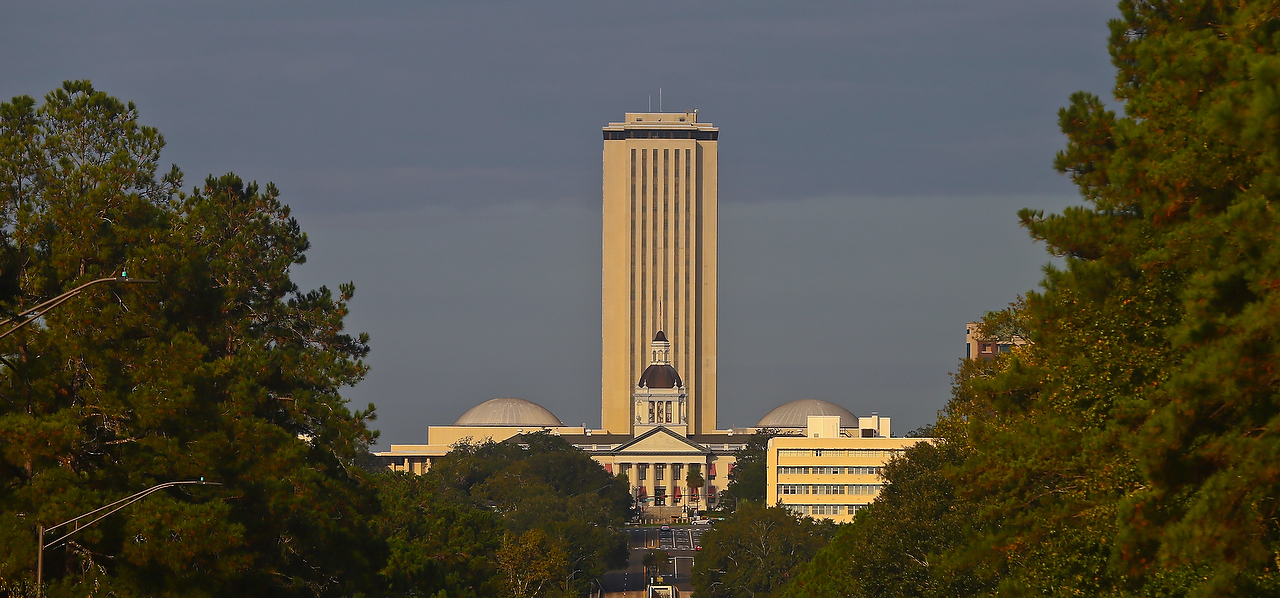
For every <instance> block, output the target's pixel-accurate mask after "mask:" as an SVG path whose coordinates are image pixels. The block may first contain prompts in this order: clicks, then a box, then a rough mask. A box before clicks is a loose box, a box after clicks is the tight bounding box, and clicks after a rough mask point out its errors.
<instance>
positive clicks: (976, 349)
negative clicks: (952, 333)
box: [964, 322, 1027, 360]
mask: <svg viewBox="0 0 1280 598" xmlns="http://www.w3.org/2000/svg"><path fill="white" fill-rule="evenodd" d="M981 326H982V322H968V323H966V324H965V325H964V357H965V359H984V360H985V359H995V357H996V356H997V355H999V354H1001V353H1008V352H1009V350H1010V349H1012V348H1014V347H1017V346H1021V345H1025V344H1027V341H1026V340H1024V339H1023V338H1022V337H1019V336H1015V337H1013V338H1010V339H1004V340H1001V339H994V338H988V337H984V336H983V335H982V334H980V332H979V331H980V330H981Z"/></svg>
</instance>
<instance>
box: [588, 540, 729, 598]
mask: <svg viewBox="0 0 1280 598" xmlns="http://www.w3.org/2000/svg"><path fill="white" fill-rule="evenodd" d="M704 531H706V528H704V527H702V526H679V527H674V528H672V529H665V530H664V529H661V528H659V527H636V528H629V529H628V530H627V537H628V543H629V544H630V545H631V556H630V559H629V560H628V562H627V568H626V569H620V570H617V571H610V572H608V573H606V574H605V575H604V576H603V577H601V578H600V582H601V584H602V585H603V586H604V589H605V592H607V593H610V594H613V593H620V592H642V591H644V587H645V579H644V565H643V559H644V555H645V553H646V552H648V551H650V550H661V551H663V552H666V553H667V556H668V562H667V565H665V566H664V567H663V573H665V574H667V575H668V576H671V575H672V574H673V573H674V574H675V575H674V576H675V581H676V584H677V585H678V586H680V588H681V591H682V592H689V591H692V589H693V588H692V587H691V586H690V585H689V572H690V570H691V569H692V568H693V558H694V556H695V555H696V554H697V551H696V550H694V547H695V546H698V545H700V544H701V543H702V533H703V532H704Z"/></svg>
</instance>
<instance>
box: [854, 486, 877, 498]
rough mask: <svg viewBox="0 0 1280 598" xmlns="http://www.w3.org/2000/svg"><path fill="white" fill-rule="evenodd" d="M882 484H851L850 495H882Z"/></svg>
mask: <svg viewBox="0 0 1280 598" xmlns="http://www.w3.org/2000/svg"><path fill="white" fill-rule="evenodd" d="M881 486H882V484H849V494H862V495H871V496H874V495H876V494H879V493H880V488H881Z"/></svg>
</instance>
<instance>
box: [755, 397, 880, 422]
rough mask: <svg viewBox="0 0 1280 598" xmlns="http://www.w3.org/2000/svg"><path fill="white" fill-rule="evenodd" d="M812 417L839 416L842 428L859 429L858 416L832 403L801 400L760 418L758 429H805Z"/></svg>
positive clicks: (780, 407)
mask: <svg viewBox="0 0 1280 598" xmlns="http://www.w3.org/2000/svg"><path fill="white" fill-rule="evenodd" d="M810 415H839V416H840V427H841V428H856V427H858V416H856V415H854V414H853V413H851V412H850V411H849V410H848V409H845V408H844V407H841V406H839V405H837V404H835V403H832V402H830V401H822V400H819V399H801V400H799V401H791V402H790V403H786V404H784V405H781V406H779V407H778V408H777V409H774V410H773V411H770V412H769V413H768V414H767V415H765V416H764V417H762V418H760V423H758V424H756V427H758V428H803V427H805V426H807V425H809V416H810Z"/></svg>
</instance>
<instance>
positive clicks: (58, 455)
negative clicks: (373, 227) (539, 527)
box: [0, 81, 381, 596]
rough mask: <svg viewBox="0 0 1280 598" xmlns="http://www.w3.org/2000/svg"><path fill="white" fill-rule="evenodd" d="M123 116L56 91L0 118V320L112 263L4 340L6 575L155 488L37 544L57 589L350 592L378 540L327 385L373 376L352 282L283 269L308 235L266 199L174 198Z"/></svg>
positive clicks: (107, 100) (209, 186) (129, 107)
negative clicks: (78, 517)
mask: <svg viewBox="0 0 1280 598" xmlns="http://www.w3.org/2000/svg"><path fill="white" fill-rule="evenodd" d="M162 147H163V138H162V137H161V136H160V134H159V132H157V131H156V130H155V129H153V128H150V127H145V126H142V125H140V124H139V123H138V121H137V109H136V107H135V106H134V105H133V104H126V103H123V102H120V101H119V100H116V99H115V98H111V97H110V96H107V95H106V94H105V93H102V92H100V91H97V90H95V89H94V88H93V87H92V85H90V84H89V83H88V82H85V81H80V82H68V83H65V84H63V86H62V87H61V88H60V89H58V90H55V91H54V92H51V93H50V94H48V95H47V96H46V97H45V100H44V104H43V105H41V106H40V107H39V108H37V107H36V103H35V101H34V100H32V99H31V98H29V97H25V96H23V97H18V98H14V99H13V100H12V101H11V102H8V103H4V104H0V224H2V225H3V226H2V228H3V234H0V244H2V245H3V247H2V250H0V256H4V258H3V259H0V263H2V265H3V268H4V271H3V274H2V275H0V279H2V280H3V281H5V282H4V283H0V291H2V292H0V295H3V296H0V311H3V312H5V313H9V314H13V313H16V312H19V311H21V310H22V309H25V308H27V307H30V306H31V305H34V304H36V303H38V302H40V301H42V300H44V299H47V298H49V297H51V296H54V295H57V294H59V293H61V292H62V291H63V290H66V289H67V288H70V287H72V286H75V285H77V284H80V283H83V282H85V281H88V280H93V279H96V278H101V277H104V276H112V275H117V274H120V273H123V272H125V271H128V273H129V275H130V276H134V277H142V278H151V279H155V280H158V281H159V283H158V284H156V285H152V286H149V287H147V288H145V289H141V288H137V287H130V288H123V287H122V288H111V289H95V290H94V291H92V292H87V293H84V294H83V295H81V296H79V297H77V298H76V299H75V300H74V303H69V304H66V305H65V306H64V307H63V308H61V309H60V310H57V311H54V312H50V313H49V314H48V315H47V316H45V317H44V318H43V320H42V321H41V322H38V323H36V324H33V325H31V326H28V327H27V328H25V329H24V330H22V331H20V332H19V333H17V334H14V335H12V336H10V337H8V338H6V339H4V340H3V341H0V371H2V374H3V378H0V437H3V438H4V439H5V440H4V442H3V443H0V475H2V476H3V478H4V480H3V484H0V505H2V506H0V582H2V583H5V584H8V583H10V581H11V580H16V579H20V578H25V577H26V576H29V575H30V572H31V571H32V570H33V568H34V565H35V562H34V561H35V554H34V552H35V551H34V550H33V547H34V541H33V539H34V526H35V524H36V522H40V523H43V524H45V525H50V524H53V523H56V522H59V521H62V520H65V519H67V518H68V517H70V516H71V515H74V514H78V513H82V512H85V511H88V510H90V509H93V508H96V507H98V506H100V505H102V504H105V503H107V502H111V501H112V500H114V499H117V498H120V497H122V496H126V495H129V494H132V493H134V492H136V491H138V490H141V489H143V488H147V487H149V486H152V485H154V484H156V483H158V482H163V481H169V480H175V479H195V478H198V477H201V476H203V477H205V478H207V479H209V480H214V481H218V482H221V483H223V484H224V485H223V486H221V487H196V488H191V487H187V488H186V489H182V490H173V491H170V492H165V493H160V494H156V495H154V496H152V497H149V498H148V499H147V502H146V503H145V505H139V506H138V507H134V508H132V509H130V510H127V511H122V512H120V513H118V514H116V515H113V516H112V517H111V518H110V519H107V520H104V521H103V522H102V523H100V524H98V525H97V526H95V527H93V528H90V529H88V530H86V531H83V532H81V533H80V534H77V536H75V537H74V538H73V540H74V541H73V542H71V543H69V544H68V545H67V546H66V547H61V548H56V549H53V550H50V551H48V552H47V553H46V555H45V556H46V562H45V571H46V578H47V579H49V580H50V585H49V588H48V593H49V594H50V595H77V596H79V595H85V594H92V593H104V594H107V593H118V594H136V595H165V594H169V595H176V594H182V595H191V596H201V595H218V594H228V595H245V596H255V595H273V596H293V595H308V596H325V595H338V594H344V595H345V594H352V593H356V592H358V591H360V590H361V588H362V587H363V584H365V583H367V582H368V581H369V580H370V579H371V576H370V575H369V573H370V572H371V569H372V564H373V562H375V561H376V560H377V559H379V558H380V555H381V548H380V547H379V545H378V543H377V542H376V539H374V538H373V537H372V536H371V535H370V534H369V533H368V527H367V525H366V524H365V521H366V519H367V517H369V516H370V515H371V514H372V513H373V512H374V511H375V510H376V503H375V502H374V501H373V500H372V493H371V492H370V491H369V490H368V488H367V485H366V481H365V476H364V474H363V473H362V472H361V471H360V470H359V468H358V467H356V466H355V463H356V461H357V459H358V458H360V456H361V455H363V454H365V453H366V452H367V446H368V444H369V443H370V442H371V441H372V440H373V438H374V437H375V433H373V432H372V431H370V430H369V429H368V428H367V422H368V421H369V420H370V419H372V416H373V413H372V406H370V408H369V410H368V411H363V412H362V411H354V412H353V411H352V410H350V409H349V408H348V406H347V401H346V400H345V399H343V398H342V396H341V394H340V392H339V391H340V389H341V388H342V387H344V386H347V385H350V384H354V383H356V382H357V381H359V380H360V379H361V378H362V377H363V376H364V374H365V372H366V367H365V366H364V364H363V363H362V361H361V360H362V358H363V357H364V356H365V355H366V354H367V352H368V350H369V348H368V345H367V337H365V336H364V335H361V336H358V337H352V336H350V335H347V334H345V333H343V332H342V330H343V318H344V317H345V315H346V313H347V302H348V301H349V300H350V299H351V297H352V294H353V293H354V287H353V286H352V285H342V287H341V289H340V294H339V295H337V296H334V295H333V294H332V293H331V292H330V291H329V290H328V289H326V288H323V287H322V288H321V289H319V290H315V291H309V292H303V291H301V290H299V289H298V287H297V286H296V285H295V284H293V282H292V281H291V280H290V278H289V269H290V267H291V266H293V265H294V264H299V263H302V262H303V260H304V259H305V251H306V250H307V248H308V242H307V239H306V235H305V234H303V233H302V231H301V230H300V228H299V227H298V225H297V222H296V221H295V220H294V219H293V218H292V217H291V216H290V212H289V208H288V207H287V206H285V205H284V204H283V203H281V202H280V200H279V192H278V191H277V190H276V188H275V187H274V186H273V185H267V187H266V188H265V189H260V188H259V187H258V186H257V185H256V184H247V185H246V184H244V183H243V182H242V181H241V180H240V179H239V178H237V177H235V176H234V175H226V176H224V177H219V178H213V177H211V178H209V179H207V180H206V181H205V184H204V186H203V187H201V188H197V189H194V190H193V191H191V192H190V193H180V192H179V189H180V188H181V185H182V176H181V172H180V171H178V170H177V168H176V167H175V168H173V169H171V170H170V171H169V172H168V173H167V174H165V175H163V176H161V177H157V176H156V170H157V164H158V161H159V154H160V150H161V148H162Z"/></svg>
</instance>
